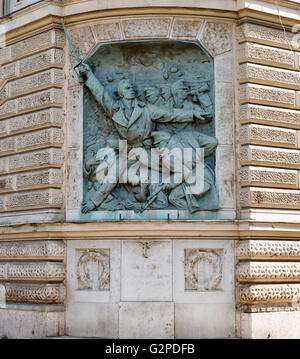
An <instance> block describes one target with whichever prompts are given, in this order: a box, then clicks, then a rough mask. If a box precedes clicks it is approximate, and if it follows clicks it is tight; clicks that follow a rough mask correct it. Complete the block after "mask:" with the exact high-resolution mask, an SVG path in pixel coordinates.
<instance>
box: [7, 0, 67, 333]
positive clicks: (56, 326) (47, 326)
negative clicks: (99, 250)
mask: <svg viewBox="0 0 300 359" xmlns="http://www.w3.org/2000/svg"><path fill="white" fill-rule="evenodd" d="M20 4H21V3H20ZM61 307H62V306H61ZM56 308H57V307H56ZM20 309H21V308H18V309H11V308H10V309H9V310H1V311H0V332H1V333H5V334H6V335H7V337H8V338H15V339H41V338H49V337H59V336H63V335H65V312H64V311H63V308H61V309H58V308H57V309H56V310H61V311H55V312H47V311H44V312H41V311H37V310H29V309H28V310H20Z"/></svg>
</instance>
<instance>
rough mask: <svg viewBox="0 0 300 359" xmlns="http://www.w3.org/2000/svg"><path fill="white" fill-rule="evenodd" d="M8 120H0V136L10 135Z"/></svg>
mask: <svg viewBox="0 0 300 359" xmlns="http://www.w3.org/2000/svg"><path fill="white" fill-rule="evenodd" d="M8 131H9V128H8V120H4V121H0V137H3V136H7V135H8Z"/></svg>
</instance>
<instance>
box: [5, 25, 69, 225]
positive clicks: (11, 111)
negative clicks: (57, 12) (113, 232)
mask: <svg viewBox="0 0 300 359" xmlns="http://www.w3.org/2000/svg"><path fill="white" fill-rule="evenodd" d="M64 45H65V37H64V34H63V33H62V32H61V31H60V30H55V29H53V30H49V31H46V32H42V33H40V34H38V35H36V36H32V37H28V38H26V39H24V40H23V41H20V42H16V43H14V44H12V45H10V46H6V47H3V48H0V65H1V66H0V168H1V169H0V203H1V206H0V223H12V222H14V223H16V222H20V221H21V222H24V221H26V218H28V219H27V220H29V221H36V222H38V221H42V220H43V219H44V220H49V219H52V220H53V219H60V218H61V213H62V212H61V209H62V208H63V191H62V190H61V189H62V184H63V180H64V171H63V164H64V153H63V147H64V132H63V125H64V110H63V108H64V101H65V100H64V98H65V95H64V91H63V86H64V81H65V75H64V65H65V52H64V51H65V50H64ZM24 211H26V212H24ZM29 213H30V214H31V215H29ZM18 214H19V215H18ZM24 215H25V217H24ZM26 215H27V217H26ZM12 218H13V220H12Z"/></svg>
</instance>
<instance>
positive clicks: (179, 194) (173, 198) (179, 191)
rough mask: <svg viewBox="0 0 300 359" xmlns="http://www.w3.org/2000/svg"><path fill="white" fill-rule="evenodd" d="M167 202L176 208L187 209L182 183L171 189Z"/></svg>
mask: <svg viewBox="0 0 300 359" xmlns="http://www.w3.org/2000/svg"><path fill="white" fill-rule="evenodd" d="M169 202H170V203H171V204H173V206H175V207H176V208H177V209H188V208H189V207H188V204H187V201H186V198H185V192H184V188H183V186H182V185H180V186H177V187H175V188H174V189H172V191H171V192H170V195H169Z"/></svg>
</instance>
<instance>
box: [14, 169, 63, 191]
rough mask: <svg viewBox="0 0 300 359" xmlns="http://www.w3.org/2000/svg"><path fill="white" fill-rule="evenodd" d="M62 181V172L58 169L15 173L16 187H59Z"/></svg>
mask: <svg viewBox="0 0 300 359" xmlns="http://www.w3.org/2000/svg"><path fill="white" fill-rule="evenodd" d="M62 183H63V173H62V171H61V170H60V169H55V168H50V169H46V170H43V171H34V172H29V173H28V172H27V173H21V174H18V175H17V179H16V186H17V188H22V189H29V188H41V187H61V184H62Z"/></svg>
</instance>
